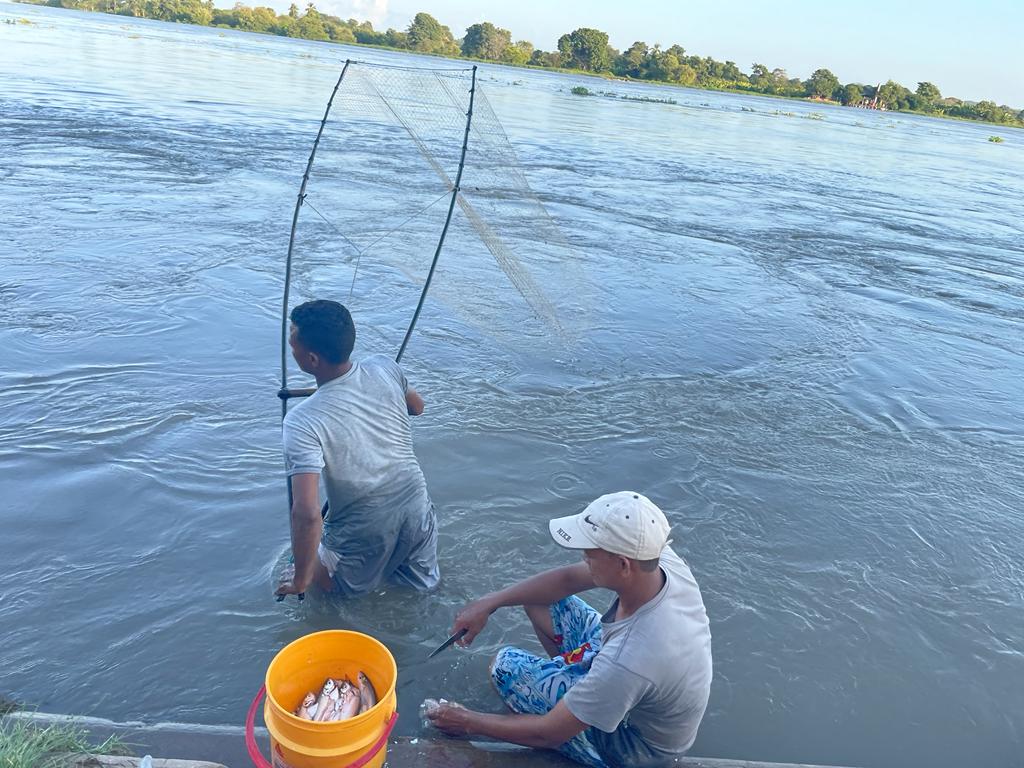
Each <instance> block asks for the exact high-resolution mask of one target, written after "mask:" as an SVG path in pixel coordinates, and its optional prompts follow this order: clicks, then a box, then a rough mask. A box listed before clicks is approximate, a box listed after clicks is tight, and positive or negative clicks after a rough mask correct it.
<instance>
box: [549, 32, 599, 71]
mask: <svg viewBox="0 0 1024 768" xmlns="http://www.w3.org/2000/svg"><path fill="white" fill-rule="evenodd" d="M558 51H559V53H561V54H562V60H563V63H564V65H565V66H567V67H571V68H573V69H583V70H586V71H588V72H604V71H606V70H608V69H611V63H612V57H611V51H610V49H609V46H608V33H607V32H602V31H600V30H598V29H591V28H589V27H580V28H579V29H576V30H573V31H572V32H570V33H568V34H565V35H562V36H561V37H560V38H558Z"/></svg>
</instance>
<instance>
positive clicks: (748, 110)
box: [740, 107, 757, 112]
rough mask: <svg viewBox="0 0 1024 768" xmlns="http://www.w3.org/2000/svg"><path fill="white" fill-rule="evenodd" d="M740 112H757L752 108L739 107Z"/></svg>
mask: <svg viewBox="0 0 1024 768" xmlns="http://www.w3.org/2000/svg"><path fill="white" fill-rule="evenodd" d="M740 112H757V110H756V109H754V108H753V107H740Z"/></svg>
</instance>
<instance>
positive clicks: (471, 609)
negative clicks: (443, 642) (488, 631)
mask: <svg viewBox="0 0 1024 768" xmlns="http://www.w3.org/2000/svg"><path fill="white" fill-rule="evenodd" d="M494 611H495V608H494V607H493V606H492V605H491V603H490V601H489V600H488V599H487V598H486V597H481V598H480V599H479V600H474V601H473V602H472V603H469V604H468V605H466V606H465V607H464V608H463V609H462V610H461V611H459V612H458V614H457V615H456V616H455V621H454V622H453V623H452V631H451V632H450V634H452V635H454V634H455V633H456V632H461V631H462V630H466V634H465V635H463V636H462V638H461V639H459V640H456V641H455V643H456V645H459V646H461V647H463V648H465V647H466V646H468V645H469V644H470V643H472V642H473V639H474V638H475V637H476V636H477V635H479V634H480V633H481V632H483V629H484V627H485V626H486V624H487V620H488V619H489V618H490V617H491V614H492V613H494Z"/></svg>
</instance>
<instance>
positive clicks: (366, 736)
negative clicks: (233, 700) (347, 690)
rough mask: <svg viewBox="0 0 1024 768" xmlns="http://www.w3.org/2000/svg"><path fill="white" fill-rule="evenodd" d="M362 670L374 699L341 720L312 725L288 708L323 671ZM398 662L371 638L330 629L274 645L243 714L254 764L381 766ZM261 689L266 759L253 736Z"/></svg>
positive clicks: (318, 683) (319, 681)
mask: <svg viewBox="0 0 1024 768" xmlns="http://www.w3.org/2000/svg"><path fill="white" fill-rule="evenodd" d="M360 671H362V672H363V673H364V674H365V675H366V676H367V677H368V678H370V682H371V683H372V684H373V687H374V689H375V690H376V692H377V704H376V705H375V706H373V707H371V708H370V709H368V710H366V712H363V713H362V714H359V715H356V716H355V717H352V718H349V719H348V720H334V721H331V722H328V723H314V722H312V721H311V720H303V719H302V718H300V717H297V716H296V715H294V714H293V710H294V709H295V707H296V706H298V704H299V702H300V701H302V698H303V697H304V696H305V695H306V693H307V692H309V691H315V692H317V693H319V691H320V688H321V687H323V684H324V679H325V678H328V677H333V678H338V679H340V678H343V677H347V678H348V679H349V680H353V681H354V680H355V679H356V676H357V675H358V674H359V672H360ZM397 681H398V667H397V666H396V665H395V659H394V657H393V656H392V655H391V652H390V651H389V650H388V649H387V648H386V647H385V646H384V644H383V643H381V642H380V641H379V640H375V639H374V638H372V637H370V636H369V635H364V634H361V633H359V632H349V631H347V630H341V629H331V630H327V631H325V632H315V633H314V634H312V635H306V636H305V637H300V638H299V639H298V640H295V641H294V642H292V643H289V644H288V645H286V646H285V647H284V648H282V649H281V650H280V651H279V652H278V654H277V656H275V657H274V660H273V661H271V662H270V666H269V667H267V678H266V683H265V685H264V687H263V688H262V689H260V692H259V693H257V694H256V698H255V699H253V702H252V705H251V706H250V707H249V715H248V717H247V718H246V724H245V725H246V744H247V746H248V748H249V756H250V757H251V758H252V760H253V763H255V765H256V766H257V768H271V766H272V768H363V766H366V768H381V766H382V765H383V764H384V760H385V758H386V757H387V742H388V736H389V735H390V734H391V729H392V728H393V727H394V725H395V720H397V719H398V712H397V703H396V702H397V699H396V697H395V684H396V682H397ZM264 692H265V693H266V697H267V701H266V704H265V705H264V707H263V719H264V721H266V724H267V730H268V731H270V750H271V762H270V763H267V761H266V760H265V759H264V757H263V755H261V754H260V751H259V747H258V746H257V745H256V738H255V736H254V735H253V730H254V725H255V719H256V710H257V709H258V707H259V702H260V699H261V698H262V696H263V694H264Z"/></svg>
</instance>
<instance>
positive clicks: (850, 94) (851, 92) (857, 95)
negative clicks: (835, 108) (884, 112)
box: [839, 83, 864, 106]
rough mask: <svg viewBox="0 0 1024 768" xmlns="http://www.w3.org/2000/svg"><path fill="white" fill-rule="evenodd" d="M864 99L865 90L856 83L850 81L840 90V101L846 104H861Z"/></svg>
mask: <svg viewBox="0 0 1024 768" xmlns="http://www.w3.org/2000/svg"><path fill="white" fill-rule="evenodd" d="M863 99H864V91H863V90H862V89H861V87H860V86H859V85H857V84H856V83H849V84H847V85H845V86H843V88H842V89H841V90H840V91H839V101H840V102H841V103H842V104H843V105H844V106H849V105H851V104H854V105H856V104H859V103H860V102H861V101H862V100H863Z"/></svg>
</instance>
